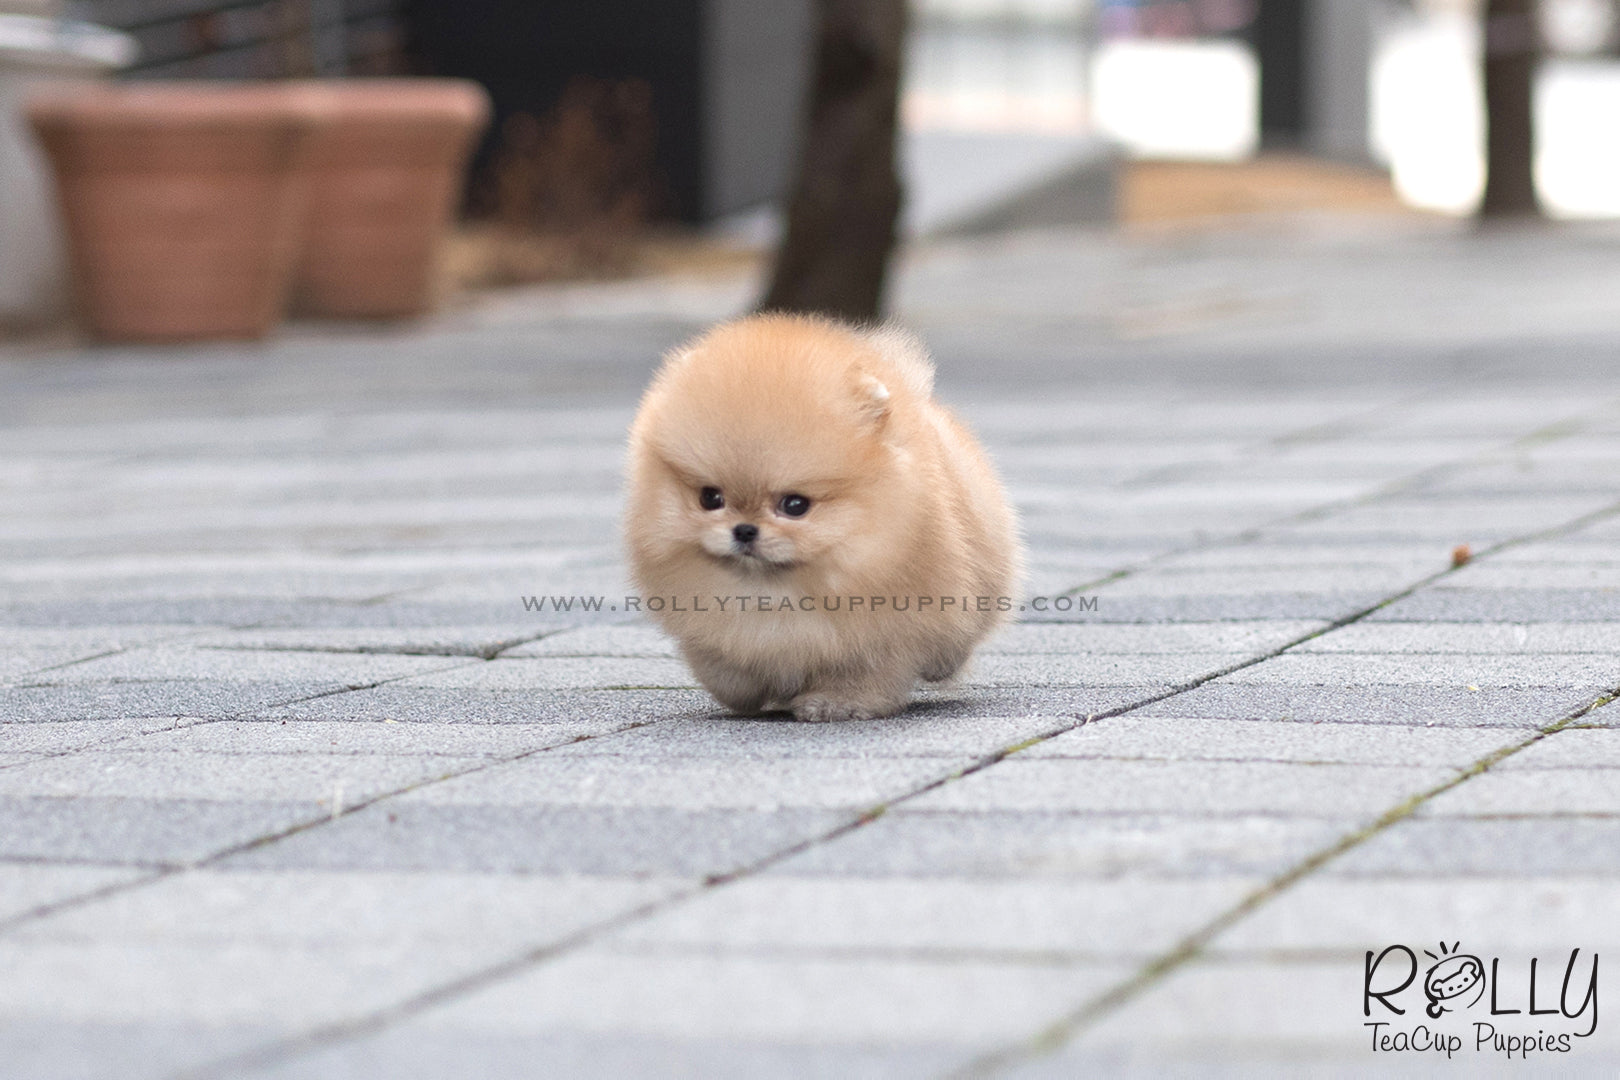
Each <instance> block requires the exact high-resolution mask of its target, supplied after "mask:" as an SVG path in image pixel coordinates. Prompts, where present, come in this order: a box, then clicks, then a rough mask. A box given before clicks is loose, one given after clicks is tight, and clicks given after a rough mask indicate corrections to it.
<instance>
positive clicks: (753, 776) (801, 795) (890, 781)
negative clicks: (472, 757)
mask: <svg viewBox="0 0 1620 1080" xmlns="http://www.w3.org/2000/svg"><path fill="white" fill-rule="evenodd" d="M581 745H587V746H588V745H589V744H581ZM972 761H973V759H972V758H968V757H961V756H957V757H946V758H925V757H905V758H875V757H871V758H851V757H814V758H806V759H792V758H788V759H780V760H769V759H762V758H745V757H738V756H731V757H726V758H721V759H720V760H717V761H711V760H705V759H701V758H691V757H682V758H669V757H665V756H662V755H654V756H647V757H639V756H636V757H632V756H628V755H624V754H614V755H607V756H598V755H586V754H578V755H574V756H558V755H554V754H543V755H539V756H536V757H532V758H525V759H524V760H522V761H515V762H511V763H509V764H504V765H496V766H492V767H490V768H488V769H484V770H481V771H480V772H477V773H474V774H470V775H467V776H463V777H459V778H456V779H451V780H446V781H445V782H444V783H439V784H433V785H431V786H429V787H424V788H421V789H420V790H417V791H414V792H411V793H409V794H406V795H402V796H400V797H399V799H398V800H396V801H397V803H398V804H399V805H415V804H423V805H431V806H485V807H487V806H523V807H530V808H534V807H545V806H602V807H638V808H653V807H668V808H675V809H682V810H712V809H745V810H776V809H779V808H782V807H813V808H818V809H829V810H830V809H840V808H847V809H866V808H869V807H873V806H877V805H879V804H881V803H884V802H887V801H888V800H890V799H893V798H897V797H899V796H902V795H909V794H910V793H912V792H914V791H916V790H918V789H920V788H922V787H924V786H926V785H928V784H930V783H934V782H937V781H939V780H942V779H944V778H945V777H947V776H950V775H951V774H952V773H953V772H955V771H957V770H959V769H961V768H964V767H966V766H967V765H969V764H971V763H972ZM5 775H6V774H3V773H0V790H4V786H3V785H4V783H5V780H4V776H5Z"/></svg>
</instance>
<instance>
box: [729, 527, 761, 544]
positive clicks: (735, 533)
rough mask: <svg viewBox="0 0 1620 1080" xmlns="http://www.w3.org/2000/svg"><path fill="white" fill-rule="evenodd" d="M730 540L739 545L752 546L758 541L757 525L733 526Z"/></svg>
mask: <svg viewBox="0 0 1620 1080" xmlns="http://www.w3.org/2000/svg"><path fill="white" fill-rule="evenodd" d="M731 538H732V539H733V540H735V541H737V543H739V544H752V543H753V542H754V541H755V540H758V539H759V526H758V525H733V526H732V527H731Z"/></svg>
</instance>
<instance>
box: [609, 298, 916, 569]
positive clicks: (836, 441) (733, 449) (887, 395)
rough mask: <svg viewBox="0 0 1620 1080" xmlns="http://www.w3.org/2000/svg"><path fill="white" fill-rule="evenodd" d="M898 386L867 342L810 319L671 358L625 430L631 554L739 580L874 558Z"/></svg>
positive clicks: (727, 333) (900, 393)
mask: <svg viewBox="0 0 1620 1080" xmlns="http://www.w3.org/2000/svg"><path fill="white" fill-rule="evenodd" d="M903 382H904V380H903V379H897V378H896V377H895V374H894V372H893V371H892V370H890V369H887V368H886V367H885V362H884V361H883V359H882V356H881V354H880V353H879V351H878V349H877V348H876V346H874V344H873V342H872V340H871V339H870V338H869V337H867V336H863V335H861V334H860V333H857V332H855V331H851V330H847V329H844V328H842V327H839V326H836V325H833V324H830V323H825V322H821V321H818V320H809V319H799V318H789V317H783V316H763V317H757V318H753V319H747V320H744V321H742V322H739V323H733V324H730V325H728V326H724V327H721V328H719V329H718V330H715V331H713V332H711V333H710V334H709V335H707V336H705V337H703V338H700V339H699V340H698V341H696V342H695V343H693V344H691V345H689V346H687V347H686V348H684V349H682V350H680V351H678V352H677V353H675V354H674V355H673V356H672V357H671V358H670V359H669V361H668V362H667V363H666V364H665V365H664V368H663V369H662V370H661V371H660V372H659V375H658V377H657V379H655V380H654V382H653V385H652V387H651V388H650V389H649V390H648V392H647V395H646V397H645V399H644V400H643V402H642V408H641V412H640V414H639V415H638V416H637V419H636V423H635V426H634V427H633V428H632V431H631V462H630V464H631V474H630V480H631V483H630V490H629V504H628V505H627V507H626V515H627V532H628V535H629V538H630V542H631V548H632V552H633V554H635V555H636V556H638V558H640V559H642V560H648V561H652V562H655V563H660V562H661V563H669V562H671V561H675V560H681V559H698V560H704V561H707V562H708V563H709V564H711V565H712V566H714V567H715V568H716V569H721V570H726V571H730V572H731V573H733V574H735V575H737V576H738V577H743V578H756V577H757V578H770V577H774V576H781V575H785V574H788V573H792V572H795V571H819V572H820V574H819V575H818V576H824V575H825V574H827V573H829V572H833V571H835V570H836V568H837V567H838V566H840V565H843V564H854V565H862V566H870V564H871V563H872V561H873V560H874V559H879V560H881V558H882V554H881V552H882V548H883V547H884V546H885V544H884V538H885V537H886V536H888V535H891V534H892V532H893V524H892V522H893V521H894V520H895V515H898V514H903V512H904V507H903V506H901V505H898V502H899V500H900V499H901V498H902V496H903V490H902V488H903V485H899V484H897V483H896V482H895V481H896V474H897V470H898V468H899V465H900V463H899V460H898V458H899V456H901V455H902V452H901V451H900V449H899V448H898V447H897V446H896V445H895V439H894V436H895V433H896V432H895V429H896V427H897V420H896V410H897V409H898V408H901V407H902V406H903V405H904V402H905V399H906V396H907V395H908V394H911V393H912V392H913V390H912V388H911V387H909V386H905V385H891V384H896V383H903Z"/></svg>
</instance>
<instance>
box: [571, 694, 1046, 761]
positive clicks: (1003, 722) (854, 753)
mask: <svg viewBox="0 0 1620 1080" xmlns="http://www.w3.org/2000/svg"><path fill="white" fill-rule="evenodd" d="M1075 723H1078V720H1077V719H1075V718H1074V717H1072V716H1054V715H1052V714H1051V713H1050V712H1047V711H1043V710H1035V711H1033V712H1031V714H1029V715H1025V716H983V715H978V714H977V713H975V712H973V711H971V710H958V711H956V712H952V713H946V712H943V711H940V710H936V709H932V708H929V707H927V706H918V707H914V708H912V709H911V710H909V711H907V712H904V713H901V714H900V715H899V716H890V717H885V718H884V719H881V720H868V721H863V722H861V723H851V724H800V723H797V722H795V721H793V720H791V719H789V718H787V717H786V716H785V715H783V716H776V717H770V718H764V719H757V718H744V717H734V716H726V715H718V714H717V715H709V716H698V717H690V718H685V719H679V720H672V721H669V722H667V723H658V724H649V725H646V726H644V727H638V728H634V729H632V730H629V731H624V732H620V733H617V734H612V735H604V736H602V737H601V738H598V739H592V740H591V741H590V742H587V743H581V744H580V745H577V746H568V747H559V748H558V749H557V750H555V751H553V753H555V754H557V755H559V756H573V755H580V754H589V755H598V754H625V755H630V756H636V757H647V758H662V759H673V758H683V757H689V758H704V759H709V760H713V761H720V762H724V761H728V760H730V759H733V758H759V759H763V760H766V761H803V760H805V759H808V758H818V757H854V758H901V757H933V758H958V757H962V756H964V755H966V756H968V757H980V756H984V755H988V754H991V753H994V752H996V751H998V750H1003V749H1005V748H1007V747H1010V746H1013V745H1015V744H1018V743H1022V742H1024V741H1026V740H1028V739H1032V738H1037V737H1039V736H1043V735H1046V734H1048V733H1050V732H1053V731H1056V730H1061V729H1062V728H1065V727H1068V726H1070V725H1073V724H1075Z"/></svg>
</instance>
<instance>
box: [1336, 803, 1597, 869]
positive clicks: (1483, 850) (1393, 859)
mask: <svg viewBox="0 0 1620 1080" xmlns="http://www.w3.org/2000/svg"><path fill="white" fill-rule="evenodd" d="M1617 849H1620V818H1613V817H1575V816H1570V817H1529V818H1467V817H1438V816H1437V817H1429V818H1416V819H1410V820H1407V821H1403V822H1401V823H1400V824H1398V825H1396V826H1394V827H1392V828H1390V829H1388V830H1386V831H1385V832H1382V833H1379V834H1378V835H1377V836H1374V837H1372V838H1371V839H1369V840H1368V841H1367V842H1366V843H1364V844H1361V845H1360V846H1358V847H1356V848H1354V849H1352V850H1351V851H1348V852H1346V853H1345V855H1344V856H1343V857H1342V858H1340V859H1337V860H1335V861H1334V862H1333V863H1331V864H1329V865H1328V866H1327V867H1326V868H1325V870H1324V873H1327V874H1330V875H1334V876H1346V877H1396V878H1430V877H1465V876H1471V877H1504V876H1513V877H1521V878H1530V877H1592V878H1605V879H1606V878H1613V877H1615V876H1616V875H1620V862H1617V861H1616V860H1615V857H1614V853H1615V851H1616V850H1617Z"/></svg>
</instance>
